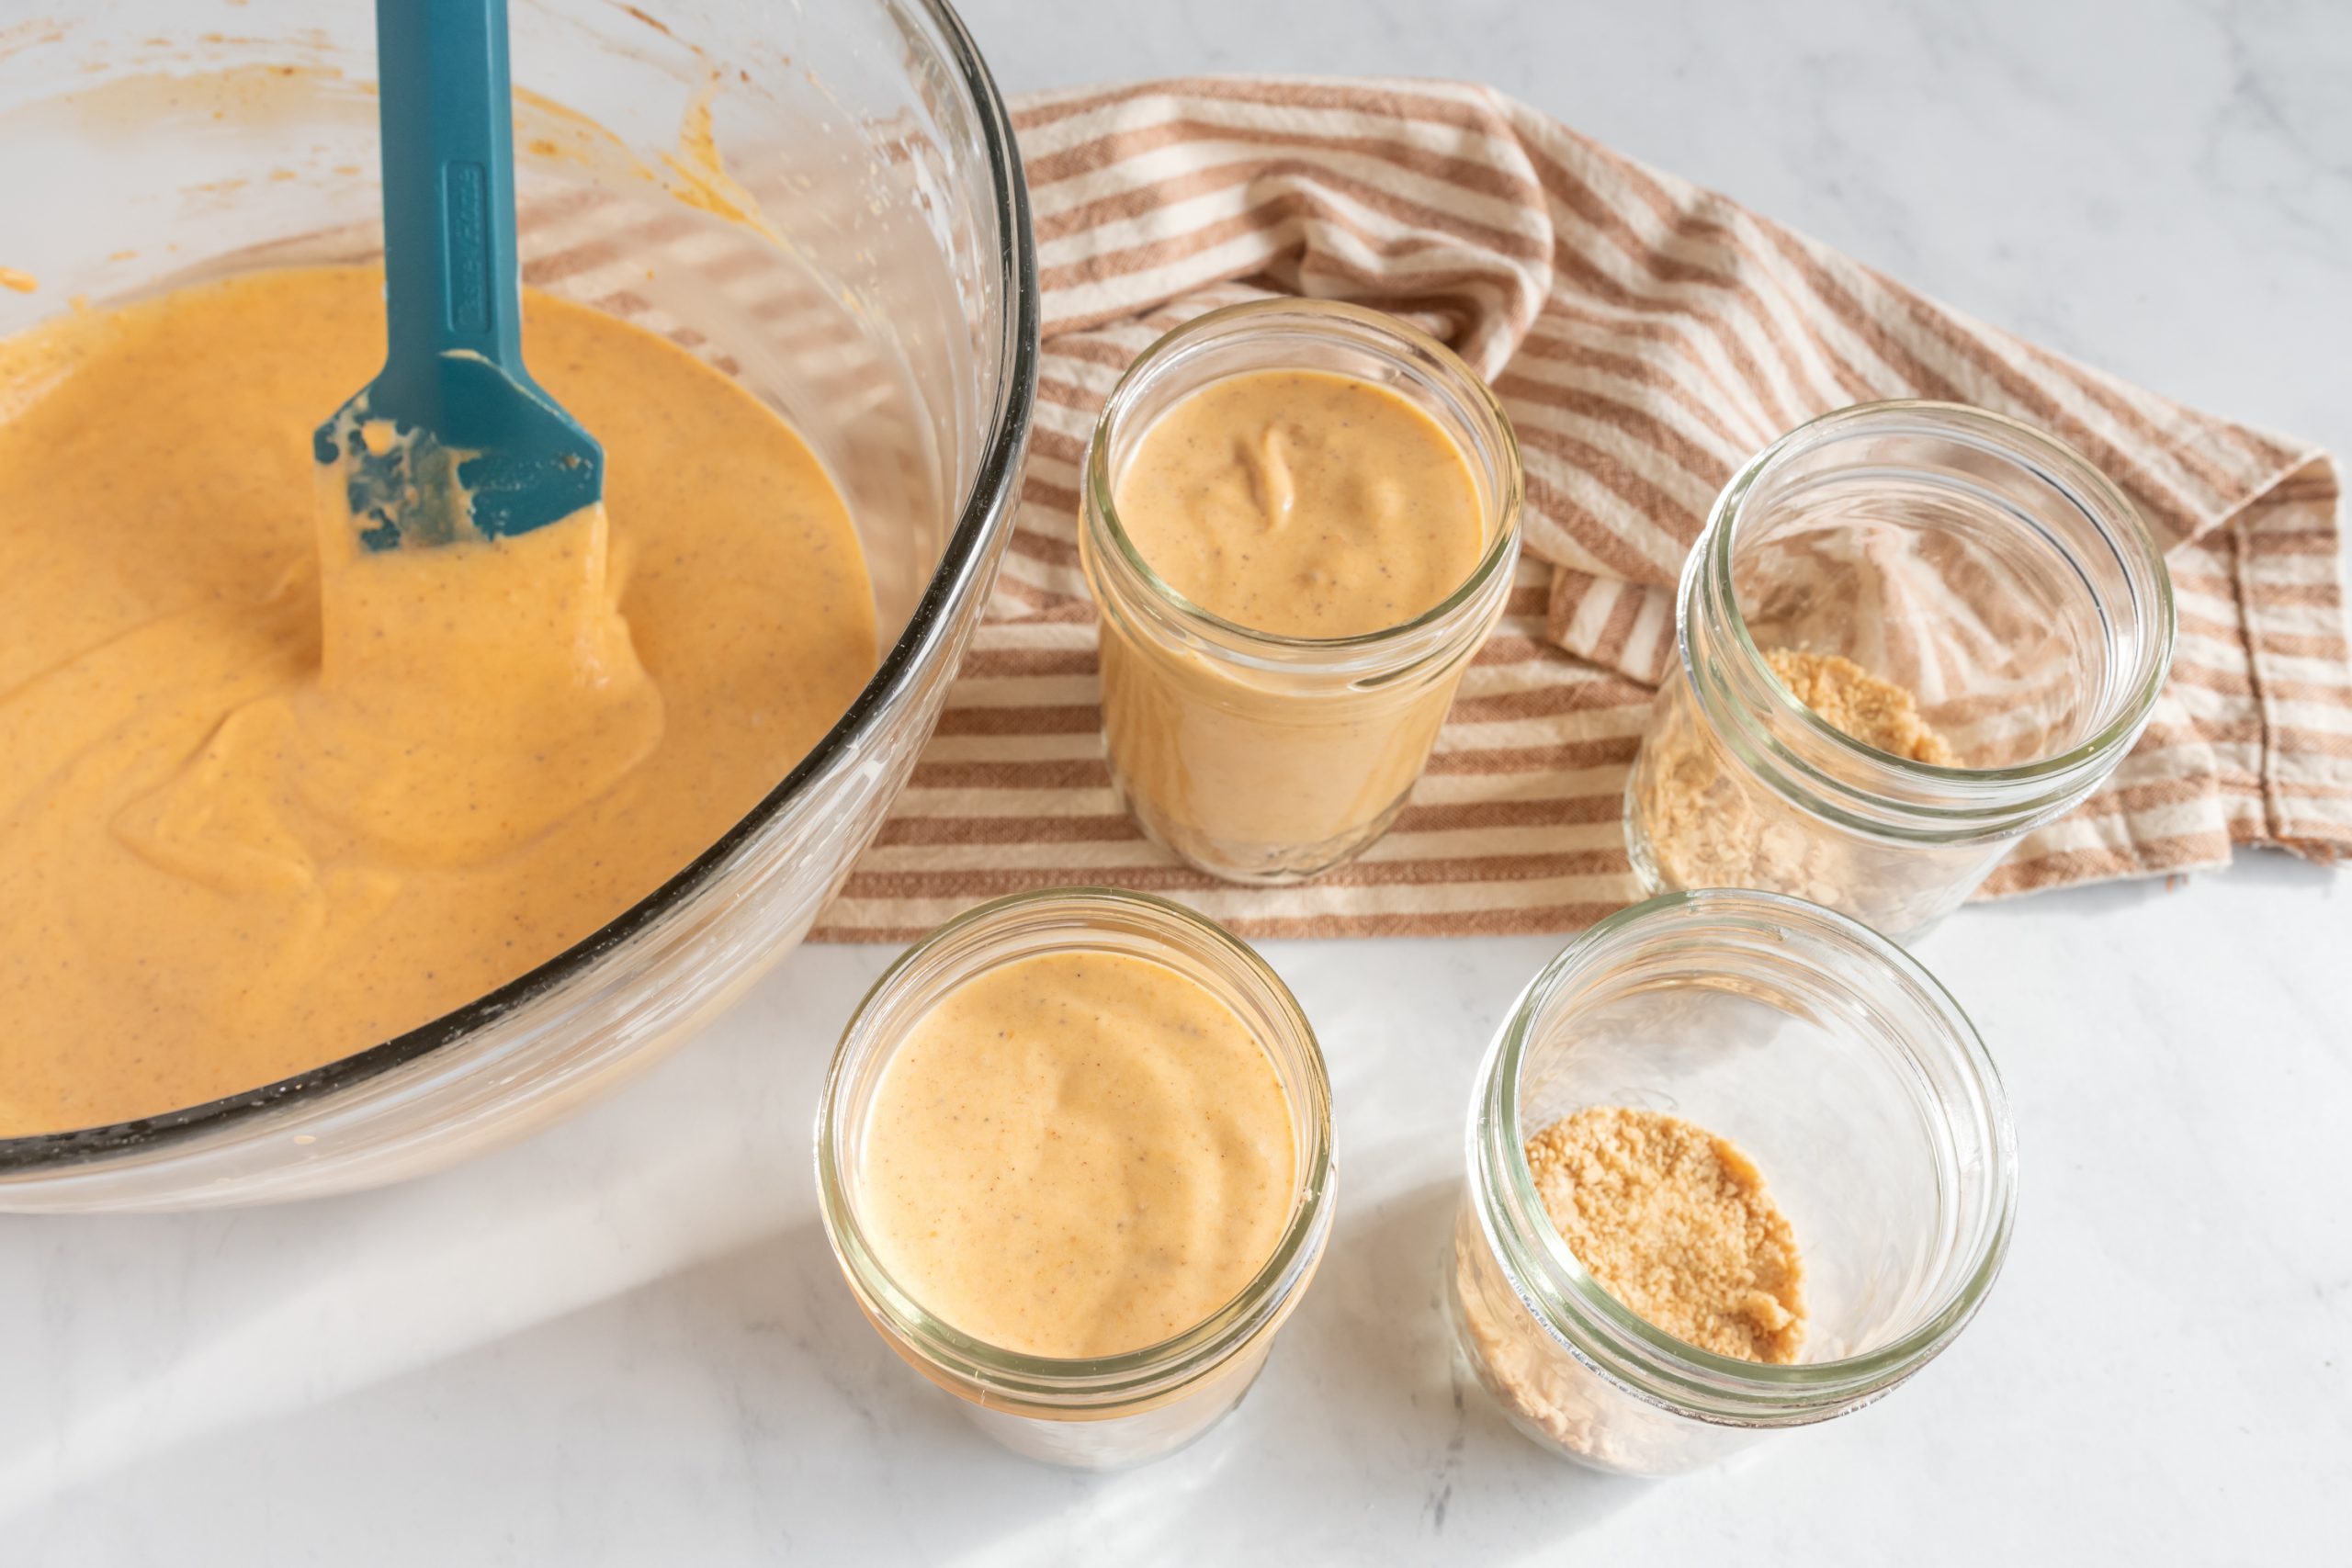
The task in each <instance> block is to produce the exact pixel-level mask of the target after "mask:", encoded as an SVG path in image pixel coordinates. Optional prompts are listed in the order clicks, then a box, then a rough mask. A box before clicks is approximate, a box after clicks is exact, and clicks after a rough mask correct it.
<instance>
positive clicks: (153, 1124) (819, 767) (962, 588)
mask: <svg viewBox="0 0 2352 1568" xmlns="http://www.w3.org/2000/svg"><path fill="white" fill-rule="evenodd" d="M886 3H888V4H889V5H892V6H901V7H904V8H906V9H908V10H910V11H913V12H916V13H918V14H919V15H920V16H922V17H925V18H927V19H928V21H929V22H930V24H931V26H932V27H933V28H934V29H935V30H936V32H937V34H938V37H939V39H940V41H941V43H942V44H943V45H944V53H945V56H946V59H947V62H948V63H950V64H952V65H953V66H954V67H955V68H956V72H957V74H958V77H959V79H960V80H961V82H962V83H963V85H964V90H965V92H966V94H967V96H968V97H969V98H970V101H971V104H972V107H973V108H974V110H975V111H976V117H977V118H978V123H979V129H980V141H981V149H982V151H983V152H984V153H985V154H986V158H987V164H988V174H989V189H990V195H991V197H992V199H993V205H994V207H995V211H996V220H997V225H998V231H999V243H998V246H997V267H998V275H999V276H998V281H999V284H1000V286H1001V288H1002V290H1003V298H1004V301H1005V320H1004V331H1003V333H1001V336H1000V339H999V343H998V355H999V365H998V378H997V399H996V407H995V410H994V412H992V414H991V415H990V418H989V426H988V434H987V436H986V438H985V440H984V442H983V444H982V447H981V452H980V460H979V464H978V468H977V469H976V470H975V472H974V475H973V479H972V490H971V494H970V496H969V497H968V498H967V500H966V502H965V503H964V506H963V508H962V510H961V512H960V513H958V515H957V517H956V525H955V527H954V528H953V529H952V530H951V531H950V532H949V534H948V536H947V541H946V545H945V547H944V549H943V550H942V551H941V553H940V558H939V565H938V566H937V567H936V568H935V569H934V570H933V572H932V576H931V581H930V582H929V583H928V584H926V585H925V587H924V589H923V592H922V598H921V599H920V600H918V601H917V602H916V604H915V607H914V612H913V614H912V615H910V616H909V617H908V620H907V624H906V626H905V627H904V628H903V629H902V630H901V631H900V632H899V636H898V638H897V640H896V641H894V642H893V643H892V644H891V645H890V647H889V649H888V650H886V651H885V652H884V654H883V655H882V658H881V660H880V662H879V663H878V664H877V665H876V668H875V671H874V674H873V676H872V677H871V678H870V679H869V680H867V682H865V686H864V688H863V689H861V690H860V691H859V693H858V694H857V695H856V696H855V697H854V699H852V701H851V703H850V705H849V706H848V708H847V709H846V710H844V711H843V713H842V716H841V717H840V718H839V719H837V720H835V721H834V724H833V727H832V728H831V729H829V730H827V731H826V732H825V735H824V738H823V739H820V740H819V741H818V742H817V744H816V746H815V748H814V749H812V750H810V751H809V754H808V755H807V756H805V757H803V758H801V759H800V761H799V762H798V763H797V764H796V765H795V766H794V767H793V769H792V771H791V772H789V773H786V774H785V776H784V778H783V779H782V780H781V781H780V782H779V783H778V784H776V786H775V788H774V789H771V790H770V791H768V793H767V794H766V795H763V796H762V797H761V798H760V800H759V802H758V804H756V805H754V806H753V807H752V808H751V810H750V811H748V812H746V813H745V814H744V815H743V816H742V818H740V819H739V820H738V821H736V822H735V823H734V824H733V825H732V826H731V827H729V829H727V830H726V831H725V832H724V833H722V834H720V835H719V837H718V840H716V841H715V842H713V843H712V844H711V845H710V847H709V848H707V849H706V850H705V851H703V852H702V853H700V854H698V855H696V856H695V858H694V859H693V860H691V861H689V862H688V863H686V864H685V866H684V868H683V869H681V870H680V871H679V872H678V873H677V874H675V875H673V876H672V877H671V878H670V879H669V880H667V881H666V882H663V883H662V885H661V886H658V887H656V888H654V889H653V890H652V891H651V892H650V893H648V894H647V895H645V897H642V898H639V900H638V901H637V902H636V903H634V904H632V905H630V906H629V907H628V908H626V909H624V910H622V911H621V912H620V913H619V914H618V915H616V916H615V917H614V918H613V919H609V920H607V921H605V923H604V924H603V925H601V926H599V927H597V928H596V929H595V930H594V931H591V932H589V933H588V935H586V936H584V937H582V938H581V939H580V941H578V942H574V943H572V944H571V946H570V947H567V948H565V949H564V950H563V951H562V952H560V953H557V954H556V955H555V956H554V957H552V958H549V959H548V960H546V961H545V962H544V963H541V964H538V965H537V966H536V967H534V968H532V969H529V970H527V971H526V972H525V973H523V974H521V975H519V976H515V978H514V979H512V980H509V981H507V982H506V983H505V984H504V985H503V986H500V987H497V988H496V989H494V990H492V991H490V992H488V993H486V994H484V995H482V996H480V997H477V998H474V999H473V1000H471V1001H469V1002H468V1003H466V1004H465V1005H464V1006H462V1007H459V1008H457V1009H454V1010H451V1011H449V1012H447V1013H444V1014H442V1015H441V1016H440V1017H439V1018H436V1019H434V1020H432V1021H429V1022H426V1023H423V1024H419V1025H418V1026H417V1027H416V1028H414V1029H411V1030H408V1031H406V1032H402V1033H400V1034H396V1035H394V1036H392V1038H390V1040H386V1041H383V1042H381V1043H378V1044H375V1045H369V1046H367V1047H364V1048H363V1049H361V1050H358V1051H355V1052H353V1053H351V1054H350V1055H345V1056H338V1057H336V1058H335V1059H334V1060H333V1061H331V1062H327V1063H324V1064H322V1065H321V1066H316V1067H312V1068H310V1069H308V1070H306V1071H304V1072H300V1073H297V1074H295V1075H293V1076H292V1077H285V1078H280V1079H278V1080H277V1081H276V1082H274V1083H267V1084H263V1085H261V1086H259V1087H257V1088H254V1089H243V1090H241V1091H239V1092H238V1093H235V1094H232V1095H224V1096H222V1097H221V1098H220V1099H218V1100H206V1101H204V1102H202V1103H200V1104H197V1105H191V1106H186V1107H182V1108H180V1109H178V1110H175V1111H164V1112H160V1113H158V1114H156V1115H153V1116H145V1117H140V1118H137V1119H135V1120H132V1121H128V1122H102V1123H100V1124H98V1125H96V1126H92V1127H82V1128H75V1129H73V1130H71V1131H67V1132H58V1133H36V1134H29V1135H27V1136H22V1137H14V1138H0V1179H7V1178H9V1177H13V1176H17V1175H21V1174H24V1173H27V1172H31V1171H37V1170H42V1169H53V1168H86V1167H89V1166H92V1165H105V1164H110V1163H113V1162H114V1160H115V1159H116V1158H118V1157H119V1156H133V1155H139V1156H143V1155H151V1154H153V1153H155V1152H156V1151H158V1150H162V1149H166V1148H170V1147H172V1146H175V1145H181V1144H186V1143H189V1142H192V1141H195V1140H197V1139H198V1138H200V1137H203V1136H205V1135H208V1134H218V1133H220V1132H223V1131H226V1130H228V1129H230V1128H232V1127H235V1126H238V1125H239V1124H241V1123H243V1122H248V1121H251V1120H253V1119H254V1118H255V1117H257V1116H260V1115H262V1114H264V1113H265V1112H267V1111H272V1110H275V1109H277V1108H279V1107H282V1106H285V1105H287V1104H288V1103H289V1102H294V1101H305V1102H322V1101H327V1100H331V1099H332V1097H334V1095H335V1094H336V1093H337V1092H338V1091H340V1090H343V1089H350V1088H352V1087H354V1086H356V1085H358V1084H362V1083H365V1082H367V1081H368V1080H370V1079H372V1078H376V1077H381V1076H383V1075H384V1074H386V1073H388V1072H390V1071H391V1070H392V1069H393V1068H395V1067H400V1066H406V1065H407V1064H409V1063H411V1062H414V1061H417V1060H419V1059H420V1058H422V1057H424V1056H426V1055H431V1054H432V1053H433V1052H435V1051H437V1050H439V1049H441V1048H442V1047H443V1046H446V1045H449V1044H452V1043H456V1042H458V1041H459V1040H461V1039H464V1038H465V1037H467V1036H468V1035H469V1034H470V1033H471V1032H473V1031H474V1030H475V1029H476V1028H477V1027H479V1026H480V1025H481V1024H484V1023H487V1022H489V1021H492V1020H493V1019H495V1018H498V1017H502V1016H503V1015H504V1014H506V1013H509V1012H512V1011H513V1010H515V1009H516V1008H518V1007H521V1006H524V1005H525V1004H526V1003H529V1002H531V1001H534V1000H536V999H537V998H541V997H544V996H546V995H548V993H550V992H552V991H555V990H557V989H559V988H560V987H563V986H565V985H566V984H568V983H569V982H571V980H573V979H574V978H575V977H577V976H580V975H582V973H584V972H585V971H587V970H588V969H589V968H590V967H591V966H592V965H593V964H594V963H595V962H596V960H598V959H599V958H601V957H602V956H603V955H604V954H605V953H608V952H610V951H611V950H613V949H614V948H616V947H618V946H620V945H621V944H622V943H624V942H628V940H630V939H631V938H632V937H635V936H636V935H638V934H639V932H640V931H644V930H645V929H646V928H648V927H649V926H650V925H652V924H653V923H654V922H655V921H657V920H659V919H661V918H662V917H663V916H664V915H667V914H669V913H670V912H671V911H673V909H675V908H678V907H679V906H680V905H682V904H684V902H686V901H687V900H688V899H689V898H691V897H694V895H695V894H696V893H697V892H699V891H700V890H701V889H702V888H703V887H704V886H707V884H709V883H710V882H711V881H712V880H713V879H714V878H715V877H716V876H717V875H718V874H719V872H720V871H722V870H723V869H725V868H727V867H728V866H729V865H731V864H732V863H734V861H735V860H736V858H737V855H738V853H739V852H741V850H742V848H743V847H744V845H745V844H746V843H747V842H748V841H749V840H751V839H752V838H753V837H754V836H756V835H757V834H758V833H759V832H760V831H761V830H762V829H765V828H766V827H767V826H768V825H769V824H770V823H771V822H772V821H774V820H775V818H777V817H778V816H780V815H782V814H783V813H784V811H785V810H786V809H787V808H788V807H791V806H792V805H793V804H794V803H795V801H796V800H797V798H798V797H799V795H800V792H801V790H802V788H803V787H804V786H805V785H807V784H809V782H810V781H811V780H812V779H814V778H816V777H817V776H818V775H820V774H821V773H825V772H827V771H828V770H830V769H831V768H832V767H833V766H835V765H836V764H837V763H839V762H841V761H843V760H844V759H845V758H848V757H851V756H854V755H855V754H857V753H858V752H860V751H862V750H865V747H866V744H867V742H868V740H869V739H872V737H873V736H874V734H875V731H876V728H877V726H878V724H879V722H880V716H881V715H882V714H883V713H884V712H886V711H895V710H896V709H897V707H898V705H899V701H898V699H899V698H900V697H902V696H903V695H904V694H906V692H907V691H908V689H909V688H910V686H912V685H913V684H914V682H915V679H916V676H917V673H918V671H921V670H922V669H925V668H927V666H928V662H929V660H928V658H927V657H926V656H928V655H930V654H932V653H933V651H934V650H935V649H938V648H940V647H941V646H942V645H943V644H944V642H945V641H946V640H947V639H948V638H949V637H952V636H953V635H954V632H955V628H956V623H955V617H954V616H952V615H950V614H949V612H950V611H951V609H953V608H954V607H955V606H956V604H958V603H959V602H961V601H963V600H965V599H966V598H967V597H969V596H970V595H972V594H974V593H975V592H978V590H979V589H980V588H981V587H982V586H984V584H983V582H982V581H981V580H982V579H983V578H984V577H985V575H986V571H987V568H988V565H989V561H990V559H991V558H992V556H991V552H990V550H989V543H990V540H991V537H992V536H994V535H996V534H999V533H1001V532H1005V531H1008V530H1009V528H1010V521H1009V520H1010V518H1011V516H1012V511H1013V509H1014V507H1015V505H1016V504H1017V502H1018V494H1017V491H1018V487H1019V484H1020V479H1021V466H1022V464H1021V460H1022V454H1023V449H1024V447H1025V446H1026V445H1027V442H1028V436H1029V425H1030V421H1031V418H1032V416H1033V414H1034V412H1035V404H1036V384H1037V360H1038V327H1039V321H1040V317H1041V314H1042V305H1041V301H1040V299H1039V297H1038V290H1037V261H1036V239H1035V232H1034V231H1033V230H1032V228H1031V226H1030V220H1029V187H1028V181H1027V179H1026V177H1025V175H1023V170H1022V166H1021V156H1020V150H1019V148H1018V146H1017V145H1016V144H1015V142H1014V141H1013V135H1012V115H1011V112H1010V111H1009V110H1008V109H1007V107H1006V106H1005V102H1004V97H1003V95H1002V94H1001V93H1000V92H999V91H998V89H997V85H996V79H995V77H994V76H992V75H991V74H990V73H989V68H988V64H987V62H985V61H983V60H982V59H981V57H980V52H979V48H978V45H977V44H975V43H974V42H973V41H972V35H971V33H970V32H969V30H967V28H965V26H964V23H963V19H962V18H961V17H958V16H957V15H956V12H955V10H954V9H953V8H952V7H951V6H949V5H948V3H947V0H886Z"/></svg>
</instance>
